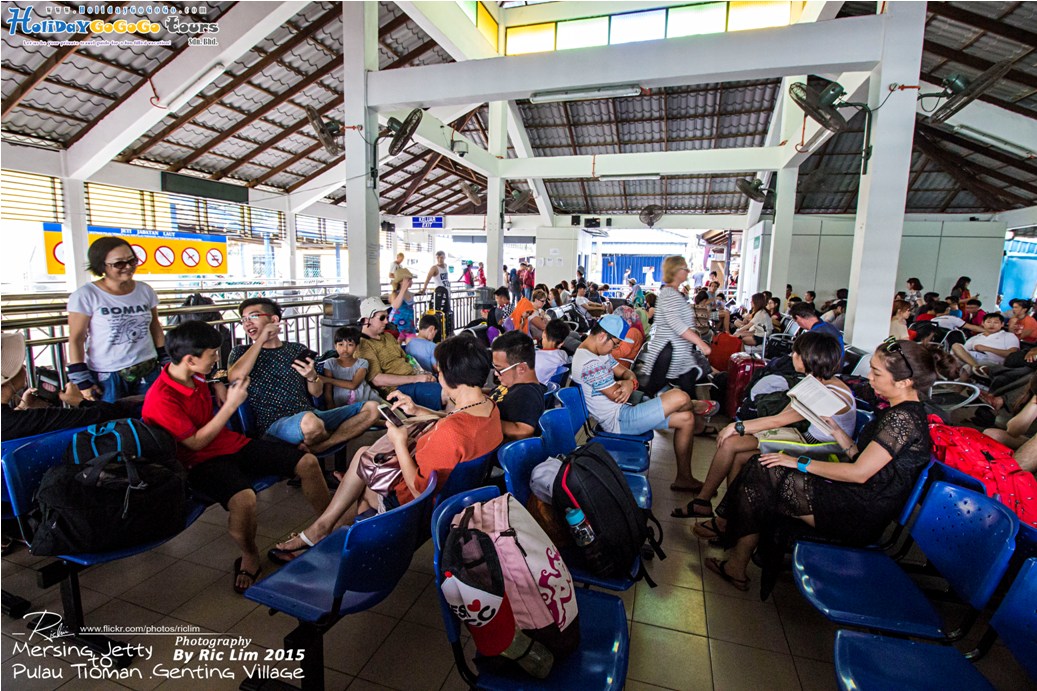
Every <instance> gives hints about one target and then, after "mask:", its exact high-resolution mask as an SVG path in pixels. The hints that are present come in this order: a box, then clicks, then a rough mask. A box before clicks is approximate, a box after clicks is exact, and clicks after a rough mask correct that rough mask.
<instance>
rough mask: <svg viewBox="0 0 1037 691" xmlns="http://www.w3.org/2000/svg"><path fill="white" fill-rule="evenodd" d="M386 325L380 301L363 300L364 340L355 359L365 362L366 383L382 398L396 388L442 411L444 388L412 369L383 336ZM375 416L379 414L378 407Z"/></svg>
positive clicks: (386, 314) (386, 307)
mask: <svg viewBox="0 0 1037 691" xmlns="http://www.w3.org/2000/svg"><path fill="white" fill-rule="evenodd" d="M388 323H389V305H387V304H385V303H384V302H382V299H381V298H375V297H370V298H365V299H364V301H363V302H361V303H360V324H361V334H362V335H363V339H362V341H361V343H360V348H359V350H358V351H357V357H359V358H364V359H365V360H367V364H368V368H367V382H368V383H369V384H370V385H371V386H373V387H375V388H377V389H378V393H379V394H380V395H381V397H382V398H385V397H386V396H388V395H389V393H390V392H392V391H395V390H397V389H399V390H400V391H401V392H403V393H405V394H407V395H408V396H410V397H411V398H412V399H414V402H415V403H417V404H418V405H420V406H423V407H425V408H430V409H432V410H441V409H442V408H443V389H442V387H441V386H440V385H439V382H438V381H437V380H436V375H434V374H432V373H431V372H422V371H418V370H416V369H415V368H414V365H412V364H411V363H410V362H409V361H408V360H407V355H406V353H404V352H403V348H401V347H400V343H399V341H397V340H396V339H395V338H394V337H393V336H392V334H388V333H385V326H386V324H388ZM375 414H376V415H377V414H378V411H377V408H376V409H375Z"/></svg>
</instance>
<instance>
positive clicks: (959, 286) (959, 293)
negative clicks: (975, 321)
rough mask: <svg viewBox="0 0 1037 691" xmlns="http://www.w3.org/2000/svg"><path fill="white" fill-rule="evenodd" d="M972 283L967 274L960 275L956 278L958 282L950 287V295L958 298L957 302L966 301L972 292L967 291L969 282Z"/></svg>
mask: <svg viewBox="0 0 1037 691" xmlns="http://www.w3.org/2000/svg"><path fill="white" fill-rule="evenodd" d="M970 283H972V279H971V278H969V277H968V276H961V277H959V278H958V282H957V283H955V284H954V287H953V288H951V297H956V298H958V302H967V301H969V300H971V299H972V293H971V292H969V284H970Z"/></svg>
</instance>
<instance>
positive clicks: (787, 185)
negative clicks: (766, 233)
mask: <svg viewBox="0 0 1037 691" xmlns="http://www.w3.org/2000/svg"><path fill="white" fill-rule="evenodd" d="M773 180H774V182H775V184H776V185H777V187H778V199H777V201H776V202H775V204H774V226H773V229H772V231H771V248H770V256H769V259H768V265H769V267H770V268H769V269H768V271H767V289H768V290H769V291H771V293H773V294H774V295H776V296H778V297H780V298H781V299H782V304H783V305H784V304H785V303H784V300H785V285H786V284H788V283H792V280H791V278H790V276H789V260H790V258H791V256H792V223H793V218H794V216H795V215H796V183H797V181H798V180H799V168H782V169H781V170H779V171H778V172H777V173H776V174H775V175H774V178H773ZM793 287H794V288H795V287H796V286H793Z"/></svg>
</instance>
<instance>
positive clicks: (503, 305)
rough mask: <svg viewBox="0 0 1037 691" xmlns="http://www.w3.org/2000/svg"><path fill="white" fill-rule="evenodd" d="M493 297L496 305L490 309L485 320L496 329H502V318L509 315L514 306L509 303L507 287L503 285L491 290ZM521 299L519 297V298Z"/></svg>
mask: <svg viewBox="0 0 1037 691" xmlns="http://www.w3.org/2000/svg"><path fill="white" fill-rule="evenodd" d="M493 299H494V300H496V302H497V306H496V307H494V308H493V309H492V310H490V313H489V314H488V315H487V317H486V321H487V323H488V324H489V325H490V326H492V327H496V329H497V330H498V331H504V320H505V319H507V318H508V317H510V316H511V313H512V310H514V309H515V306H514V305H512V304H511V297H510V295H509V294H508V289H507V288H505V287H504V286H501V287H500V288H498V289H497V290H495V291H493ZM521 299H522V298H519V300H521Z"/></svg>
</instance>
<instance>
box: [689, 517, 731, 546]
mask: <svg viewBox="0 0 1037 691" xmlns="http://www.w3.org/2000/svg"><path fill="white" fill-rule="evenodd" d="M691 531H692V532H693V533H695V535H697V536H698V537H700V538H702V539H703V540H710V541H713V540H722V539H723V538H724V532H723V531H722V530H720V526H718V525H717V519H716V518H711V519H709V520H708V521H704V522H702V523H696V524H695V525H694V526H692V529H691Z"/></svg>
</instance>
